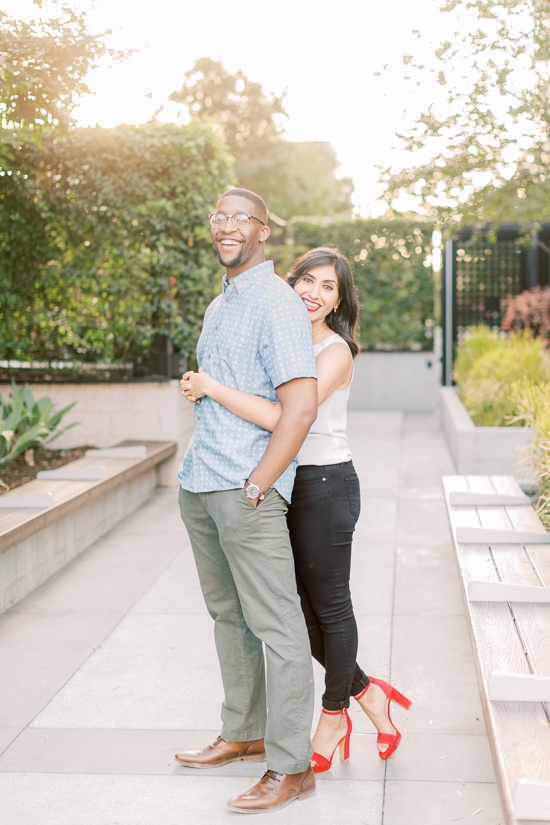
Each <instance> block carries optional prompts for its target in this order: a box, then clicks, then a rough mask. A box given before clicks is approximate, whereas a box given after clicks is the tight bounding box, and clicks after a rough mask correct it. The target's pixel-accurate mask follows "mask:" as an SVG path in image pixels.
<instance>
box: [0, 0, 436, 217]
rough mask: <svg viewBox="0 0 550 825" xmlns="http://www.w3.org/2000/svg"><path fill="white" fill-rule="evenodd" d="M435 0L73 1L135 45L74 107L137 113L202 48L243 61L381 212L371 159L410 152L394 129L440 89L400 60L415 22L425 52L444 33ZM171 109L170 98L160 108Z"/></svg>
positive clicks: (154, 102)
mask: <svg viewBox="0 0 550 825" xmlns="http://www.w3.org/2000/svg"><path fill="white" fill-rule="evenodd" d="M441 2H442V0H414V2H412V0H385V1H384V2H381V0H340V2H338V0H330V2H327V0H317V2H316V3H306V2H300V0H278V2H277V3H263V2H261V0H232V1H231V2H229V0H224V1H222V0H195V2H189V0H154V2H150V0H148V1H147V2H145V0H94V2H93V3H92V2H90V0H72V2H70V4H71V5H72V6H73V7H74V6H78V5H79V4H80V6H84V7H85V8H86V9H87V10H88V24H89V28H90V30H97V31H103V30H105V29H112V30H113V37H112V38H111V44H110V45H112V46H114V47H117V48H136V49H139V50H140V51H139V53H137V54H134V55H133V56H132V57H130V58H129V59H128V60H126V61H123V62H122V63H114V64H112V65H111V66H110V67H108V66H105V67H103V68H100V69H97V70H95V71H94V72H93V73H92V74H91V75H90V76H89V78H88V82H89V85H90V87H91V89H92V90H93V92H94V96H93V97H88V98H86V99H85V100H83V101H82V104H81V106H80V107H79V109H78V110H77V111H76V112H75V116H76V118H77V120H78V123H79V124H80V125H83V126H88V125H94V124H96V123H98V124H99V125H101V126H105V127H110V126H115V125H117V124H118V123H122V122H126V123H141V122H144V121H146V120H148V119H149V118H150V117H151V116H152V115H153V113H154V112H155V111H156V110H157V109H158V108H159V106H160V105H161V104H162V103H164V102H165V101H166V100H167V98H168V96H169V95H170V93H171V92H172V91H174V90H175V89H179V88H180V87H181V83H182V79H183V75H184V73H185V72H186V71H188V70H189V69H191V68H192V66H193V64H194V62H195V60H196V59H197V58H199V57H210V58H212V59H214V60H219V61H221V62H222V63H223V65H224V66H225V67H226V68H227V69H228V70H229V71H230V72H233V71H236V70H237V69H242V70H243V71H244V73H245V74H246V75H248V77H249V78H250V79H251V80H254V81H257V82H259V83H261V84H262V86H263V88H264V90H265V91H267V92H275V93H277V94H280V93H282V92H283V91H284V90H285V89H286V90H287V96H286V98H285V106H286V110H287V112H288V115H289V117H288V121H286V137H287V138H288V139H289V140H296V141H306V140H322V141H330V143H332V145H333V146H334V148H335V149H336V152H337V155H338V159H339V161H340V162H341V164H342V166H341V169H340V172H341V173H342V174H345V175H349V176H350V177H351V178H353V181H354V184H355V188H356V192H355V196H354V200H355V203H356V205H357V207H358V209H359V210H360V212H361V213H362V214H363V215H368V214H369V213H371V214H372V215H373V216H374V215H378V214H380V212H381V211H383V208H382V207H381V205H380V203H378V204H377V203H376V199H377V197H379V196H380V193H381V191H382V190H381V187H380V185H379V184H378V183H377V180H378V175H379V172H378V168H377V167H379V166H382V167H386V166H388V165H390V164H396V165H399V166H402V165H406V164H407V163H408V162H410V156H407V157H404V156H403V154H400V153H398V152H396V151H395V150H394V149H393V148H392V147H394V146H395V145H396V143H397V140H396V137H395V134H396V132H397V131H399V130H400V129H401V128H402V126H403V123H404V122H405V121H406V120H410V119H411V117H412V116H413V114H414V113H415V112H418V109H419V107H424V106H425V104H426V102H428V100H429V99H430V95H433V94H434V90H436V91H439V93H441V87H439V88H438V87H434V86H432V85H431V84H430V87H429V88H428V87H424V88H423V89H422V90H420V92H419V93H418V94H417V96H416V98H413V97H411V96H410V88H409V87H408V86H407V84H406V82H405V81H404V79H403V76H404V74H405V70H404V67H403V66H402V65H401V56H402V55H403V54H404V53H407V54H415V56H418V54H419V48H420V41H419V40H418V38H417V36H416V35H415V34H413V30H419V31H420V32H421V33H422V49H423V50H424V54H421V55H420V56H421V57H422V58H425V59H426V60H427V61H429V59H430V55H431V54H432V53H433V50H434V45H435V44H438V43H440V42H441V41H443V40H444V39H446V37H448V35H449V27H450V26H451V21H449V19H448V18H449V15H444V14H442V13H441V12H440V11H439V6H440V4H441ZM0 9H1V10H2V11H4V12H6V13H8V14H12V15H13V16H17V17H20V18H25V19H28V18H29V17H31V16H34V17H36V16H37V15H38V14H39V12H38V11H37V9H36V6H33V4H32V0H0ZM446 30H447V31H446ZM386 64H389V69H388V70H387V71H382V69H383V66H384V65H386ZM381 71H382V75H381V76H379V77H375V76H374V75H375V73H376V72H381ZM147 95H152V97H147ZM405 110H407V112H406V113H405ZM174 116H175V107H174V104H172V107H167V108H166V110H165V112H164V115H163V117H164V119H167V120H168V119H172V118H173V117H174ZM161 119H163V118H162V117H161Z"/></svg>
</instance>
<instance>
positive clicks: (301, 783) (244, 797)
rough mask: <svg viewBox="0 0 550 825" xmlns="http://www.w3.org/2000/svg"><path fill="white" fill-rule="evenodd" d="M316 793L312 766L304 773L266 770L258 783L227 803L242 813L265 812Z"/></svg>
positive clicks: (232, 808) (229, 806) (230, 807)
mask: <svg viewBox="0 0 550 825" xmlns="http://www.w3.org/2000/svg"><path fill="white" fill-rule="evenodd" d="M314 793H315V774H314V773H313V770H312V769H311V766H310V767H309V768H308V769H307V771H303V772H302V773H292V774H288V773H277V772H276V771H266V772H265V773H264V775H263V776H262V778H261V779H260V781H259V782H258V784H257V785H254V787H253V788H250V790H249V791H247V792H246V793H243V794H241V795H240V796H234V797H233V799H230V800H229V802H228V803H227V807H228V808H229V809H230V810H231V811H236V812H237V813H240V814H264V813H266V814H267V813H270V812H271V811H278V810H280V809H281V808H284V807H285V805H290V803H291V802H294V800H295V799H307V797H308V796H313V794H314Z"/></svg>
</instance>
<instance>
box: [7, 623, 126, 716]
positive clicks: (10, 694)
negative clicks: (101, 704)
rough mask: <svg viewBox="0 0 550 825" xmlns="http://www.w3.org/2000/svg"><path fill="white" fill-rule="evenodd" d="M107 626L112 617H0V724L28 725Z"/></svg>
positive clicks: (83, 661) (74, 669)
mask: <svg viewBox="0 0 550 825" xmlns="http://www.w3.org/2000/svg"><path fill="white" fill-rule="evenodd" d="M112 626H113V615H112V614H111V613H106V614H105V613H86V614H67V615H58V616H44V615H41V614H36V615H35V614H29V615H26V614H24V613H6V614H3V615H2V616H0V662H2V673H3V677H2V678H1V679H0V726H6V727H13V726H20V727H23V726H25V725H28V724H29V723H30V722H31V721H32V720H33V718H34V717H35V716H36V714H38V713H40V711H41V710H42V709H43V708H44V706H45V705H46V704H47V703H48V702H49V701H50V699H51V697H52V696H53V695H55V694H56V693H57V691H58V690H59V689H60V688H61V687H62V686H63V685H64V684H65V682H67V680H68V679H70V678H71V676H72V675H73V674H74V673H75V672H77V671H78V668H80V667H81V666H82V665H83V663H85V662H86V660H87V659H88V657H89V656H90V655H91V654H92V653H93V652H94V648H96V647H97V646H99V645H100V644H101V643H102V642H103V640H104V639H105V637H106V635H107V634H108V633H109V632H110V631H111V628H112Z"/></svg>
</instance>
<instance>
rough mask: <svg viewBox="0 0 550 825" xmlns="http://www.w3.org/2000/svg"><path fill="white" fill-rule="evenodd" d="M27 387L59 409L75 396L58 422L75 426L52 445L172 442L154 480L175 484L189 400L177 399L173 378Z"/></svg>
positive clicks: (189, 422) (2, 391)
mask: <svg viewBox="0 0 550 825" xmlns="http://www.w3.org/2000/svg"><path fill="white" fill-rule="evenodd" d="M31 388H32V391H33V394H34V397H35V398H37V399H38V398H43V397H44V396H49V397H50V398H51V400H52V401H53V403H54V405H55V406H56V407H57V408H59V409H60V408H62V407H66V406H67V405H68V404H71V403H72V402H73V401H76V404H75V406H74V407H73V408H72V410H69V412H68V413H67V415H66V416H65V417H64V418H63V426H66V425H67V424H72V423H77V424H78V426H76V427H73V428H72V429H70V430H67V432H66V433H63V434H62V435H61V436H60V437H59V438H57V439H56V440H55V442H54V446H55V448H56V449H62V450H66V449H70V448H71V447H79V446H80V445H81V444H94V445H95V446H96V447H109V446H111V444H116V443H117V442H118V441H122V440H123V439H126V438H133V439H146V440H150V441H158V440H159V439H163V440H165V441H176V442H177V445H178V447H177V452H175V453H174V454H173V455H172V457H171V458H170V459H169V460H168V461H165V462H163V464H162V469H161V475H160V484H161V486H162V487H177V486H178V479H177V470H178V466H179V464H180V463H181V461H182V460H183V456H184V455H185V451H186V449H187V445H188V443H189V439H190V438H191V435H192V433H193V405H192V404H190V403H189V402H188V401H186V400H185V398H183V396H182V394H181V392H180V388H179V382H178V381H144V382H123V383H120V384H117V383H111V384H98V383H96V384H47V383H44V384H32V386H31ZM9 392H10V386H9V385H0V395H7V394H8V393H9ZM140 443H141V442H140Z"/></svg>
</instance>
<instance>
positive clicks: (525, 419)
mask: <svg viewBox="0 0 550 825" xmlns="http://www.w3.org/2000/svg"><path fill="white" fill-rule="evenodd" d="M512 397H513V403H514V406H515V407H516V410H517V416H516V417H517V420H518V422H519V423H521V424H525V425H526V426H528V427H530V428H531V430H532V431H533V438H532V440H531V443H530V444H528V445H527V446H526V447H524V448H523V450H524V457H525V459H526V461H527V462H528V464H529V465H530V467H531V469H532V470H533V472H534V474H535V479H536V481H537V483H538V486H539V498H538V501H537V504H536V510H537V512H538V515H539V516H540V519H541V521H542V522H543V523H544V524H545V525H546V527H547V528H549V529H550V384H548V383H546V384H539V385H534V384H531V383H529V381H518V382H516V383H515V384H514V385H513V387H512Z"/></svg>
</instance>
